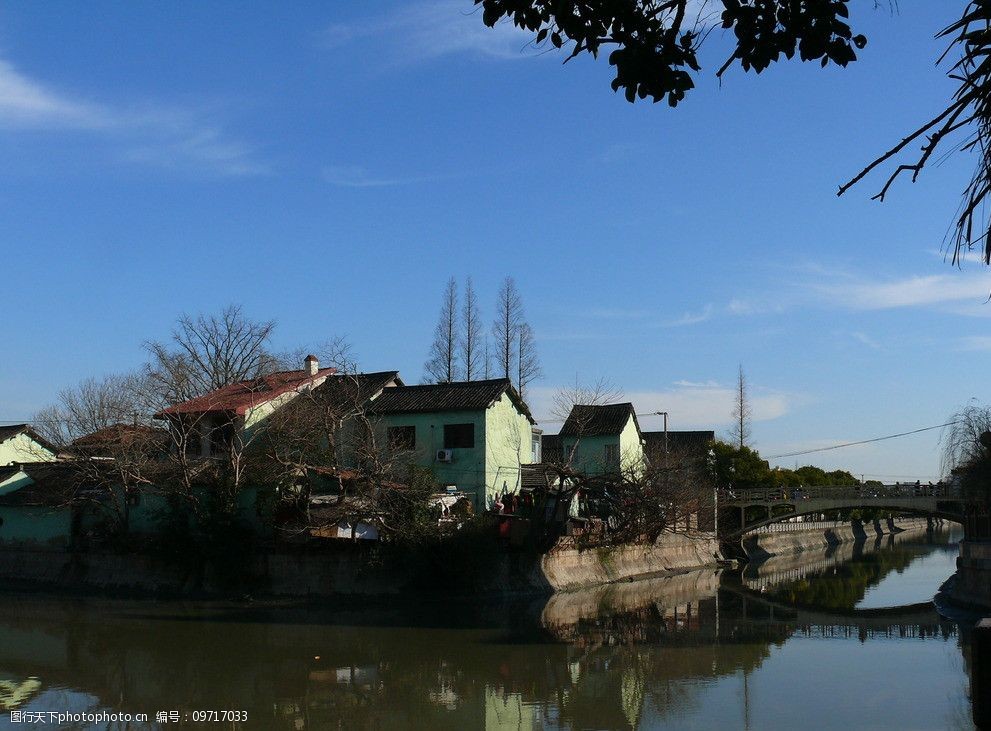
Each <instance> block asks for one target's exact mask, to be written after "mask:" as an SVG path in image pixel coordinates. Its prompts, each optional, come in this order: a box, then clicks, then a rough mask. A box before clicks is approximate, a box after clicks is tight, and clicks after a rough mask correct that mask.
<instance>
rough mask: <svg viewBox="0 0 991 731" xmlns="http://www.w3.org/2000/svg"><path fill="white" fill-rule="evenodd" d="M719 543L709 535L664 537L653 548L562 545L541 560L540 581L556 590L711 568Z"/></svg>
mask: <svg viewBox="0 0 991 731" xmlns="http://www.w3.org/2000/svg"><path fill="white" fill-rule="evenodd" d="M718 559H719V543H718V541H716V540H715V537H714V536H712V535H711V534H702V535H699V536H685V535H681V534H674V533H669V534H664V535H663V536H661V538H660V540H658V541H657V543H655V544H653V545H627V546H613V547H608V548H592V549H587V550H580V549H579V548H576V547H574V546H571V545H569V544H567V543H562V544H560V545H559V546H557V547H555V548H554V549H553V550H551V551H550V552H548V553H547V554H545V555H544V556H543V557H542V558H541V560H540V573H541V575H542V577H543V580H545V581H546V582H547V584H548V585H549V586H550V587H551V588H552V589H554V590H555V591H557V590H561V589H573V588H575V587H580V586H590V585H595V584H605V583H609V582H613V581H623V580H626V579H631V578H633V577H636V576H644V575H647V574H655V573H661V572H671V571H684V570H687V569H697V568H700V567H702V566H711V565H713V564H715V563H716V561H717V560H718Z"/></svg>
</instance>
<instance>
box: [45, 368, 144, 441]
mask: <svg viewBox="0 0 991 731" xmlns="http://www.w3.org/2000/svg"><path fill="white" fill-rule="evenodd" d="M140 393H141V377H140V376H138V375H137V374H127V375H109V376H104V377H103V378H87V379H86V380H84V381H82V382H81V383H79V385H77V386H74V387H72V388H66V389H63V390H62V391H60V392H59V394H58V401H57V403H55V404H53V405H51V406H48V407H46V408H45V409H43V410H42V411H40V412H38V413H37V414H35V416H34V418H33V419H32V424H33V425H34V427H35V429H36V430H37V431H38V433H39V434H41V435H42V436H44V437H45V438H46V439H48V441H50V442H52V443H53V444H55V445H56V446H59V447H67V446H69V444H71V442H72V441H73V440H75V439H79V438H80V437H84V436H86V435H89V434H92V433H94V432H97V431H99V430H101V429H106V428H107V427H110V426H114V425H116V424H122V423H130V422H133V421H136V420H138V419H142V420H143V419H144V417H145V414H144V410H143V408H142V404H141V397H140Z"/></svg>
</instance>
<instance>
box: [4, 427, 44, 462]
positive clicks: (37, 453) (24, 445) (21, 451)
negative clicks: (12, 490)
mask: <svg viewBox="0 0 991 731" xmlns="http://www.w3.org/2000/svg"><path fill="white" fill-rule="evenodd" d="M54 460H55V454H54V453H53V452H52V451H51V450H49V449H48V448H46V447H43V446H42V445H40V444H38V442H36V441H35V440H34V439H32V438H31V437H30V435H28V434H18V435H16V436H13V437H11V438H10V439H6V440H4V441H3V442H0V466H4V465H9V464H11V463H12V462H53V461H54Z"/></svg>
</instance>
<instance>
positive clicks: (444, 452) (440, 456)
mask: <svg viewBox="0 0 991 731" xmlns="http://www.w3.org/2000/svg"><path fill="white" fill-rule="evenodd" d="M453 458H454V450H452V449H438V450H437V461H438V462H450V461H451V460H452V459H453Z"/></svg>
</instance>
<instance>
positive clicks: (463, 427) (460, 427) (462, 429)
mask: <svg viewBox="0 0 991 731" xmlns="http://www.w3.org/2000/svg"><path fill="white" fill-rule="evenodd" d="M474 446H475V425H474V424H444V449H472V448H473V447H474Z"/></svg>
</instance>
